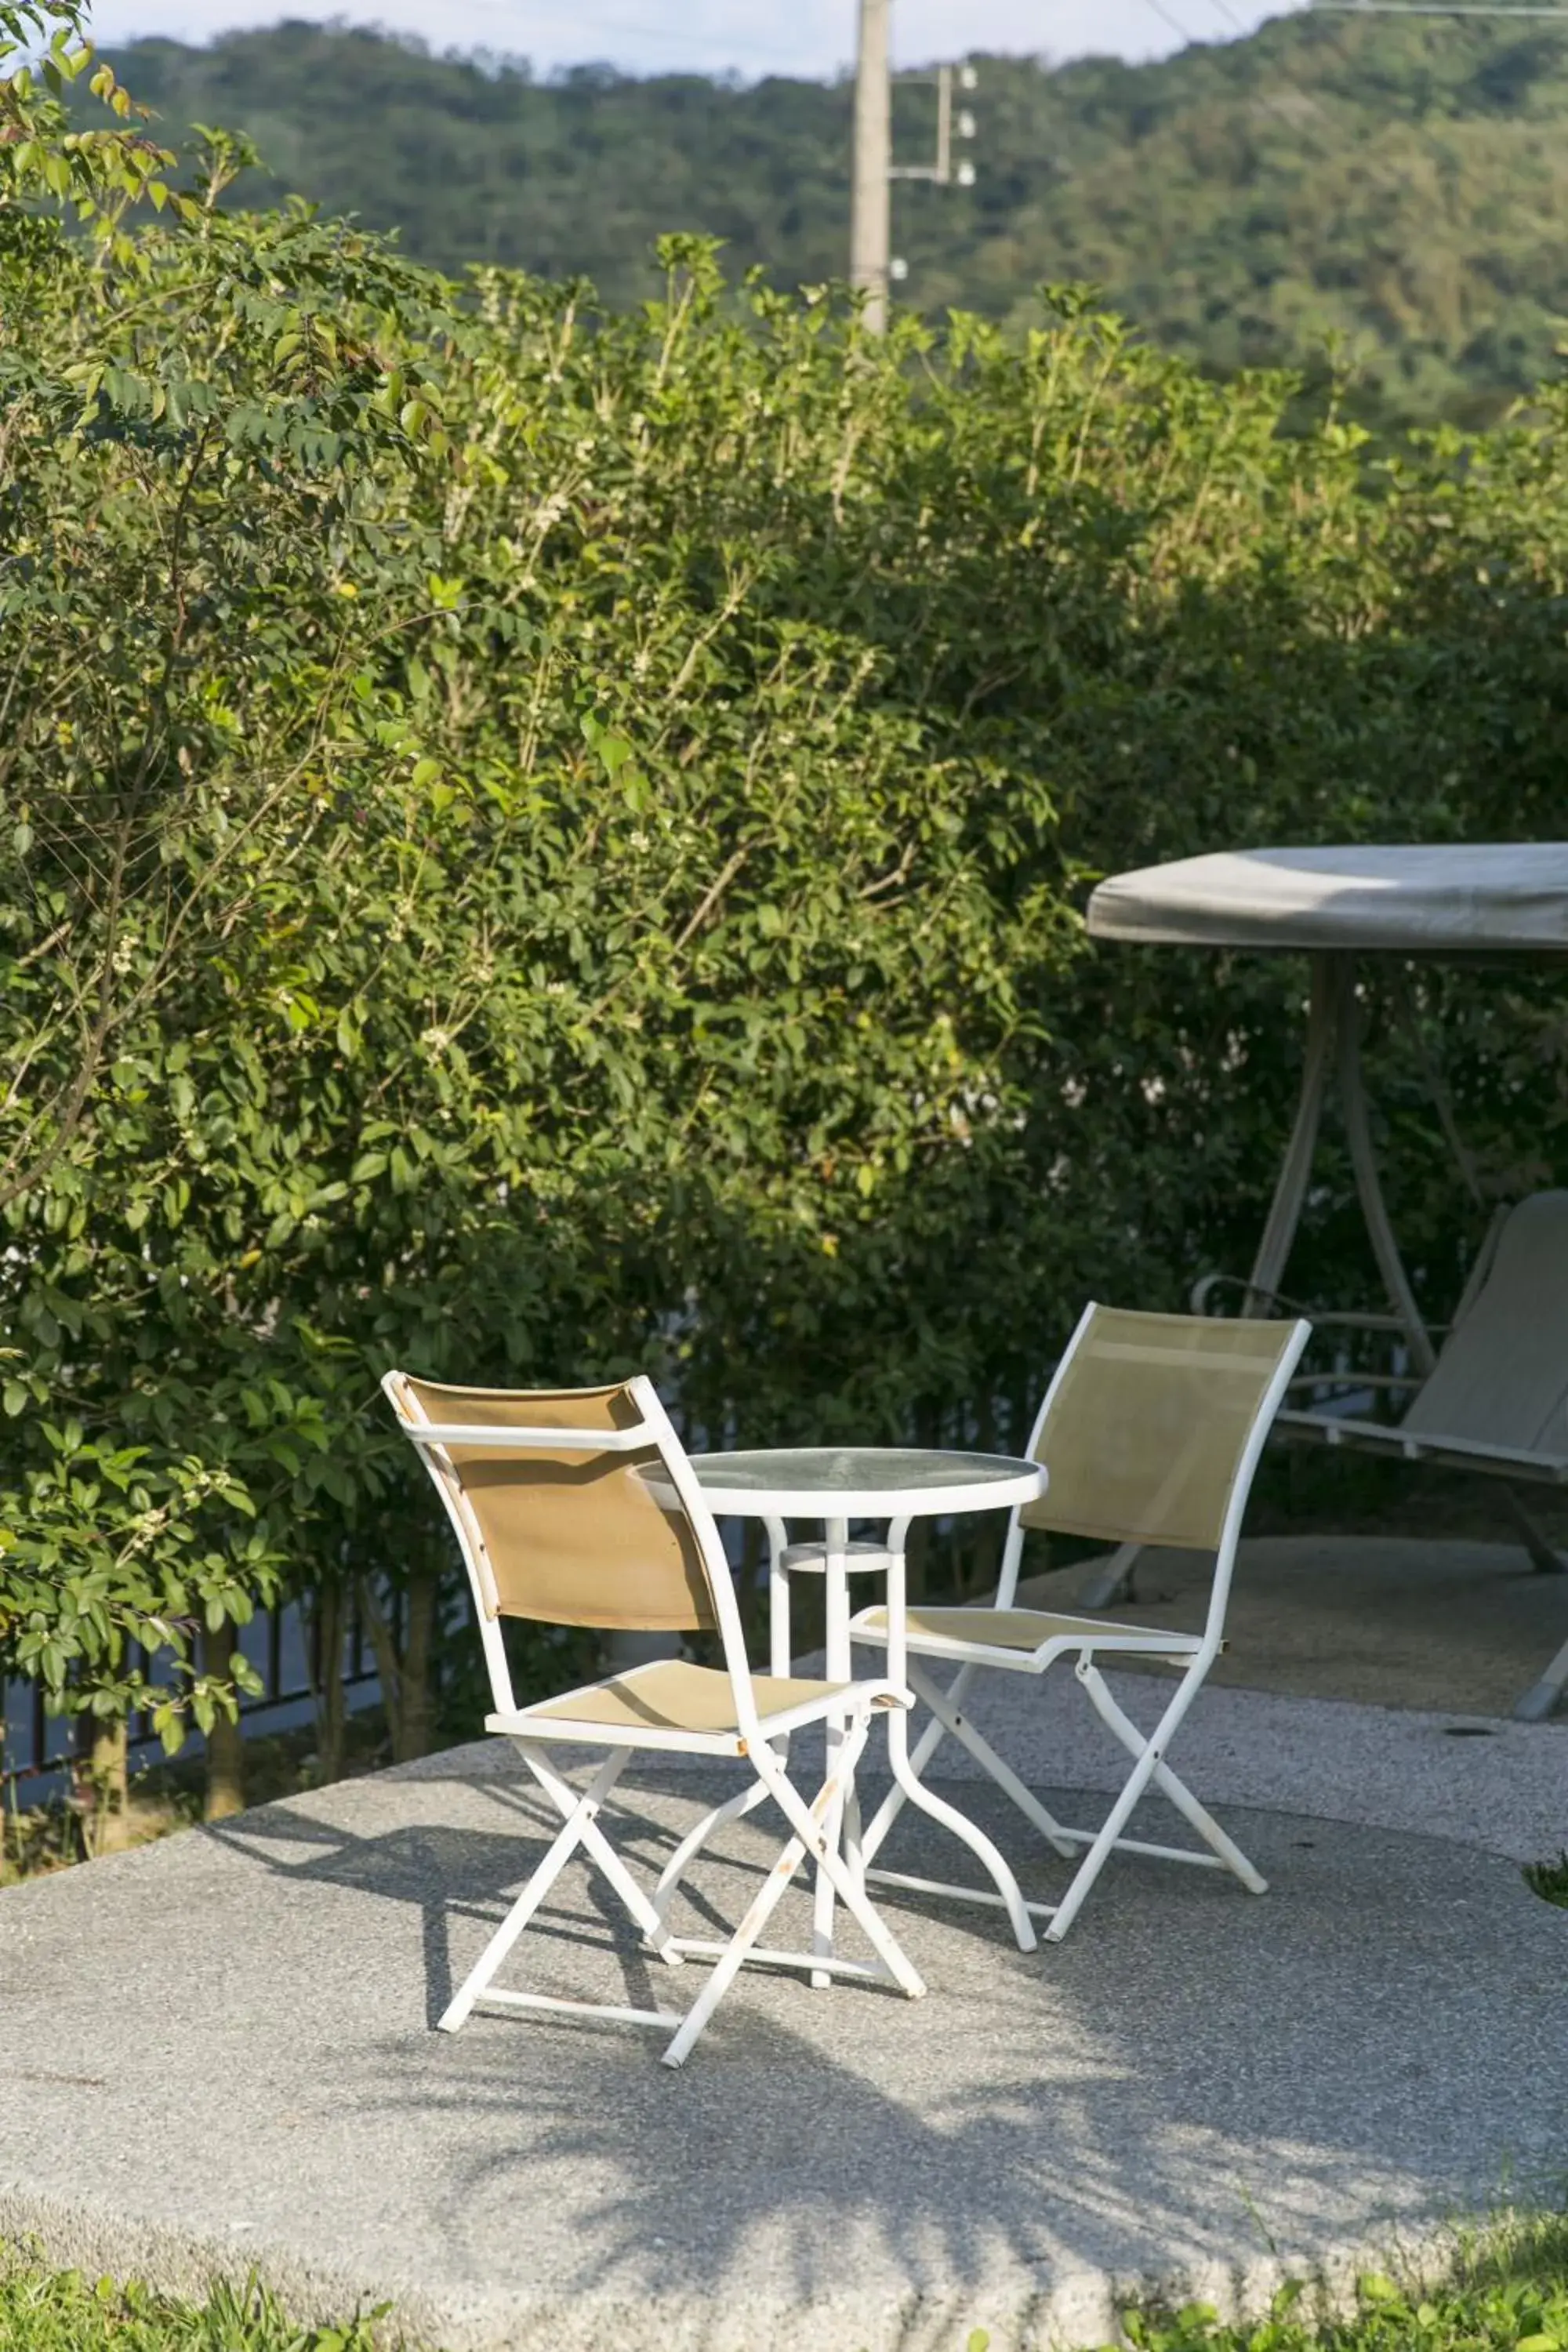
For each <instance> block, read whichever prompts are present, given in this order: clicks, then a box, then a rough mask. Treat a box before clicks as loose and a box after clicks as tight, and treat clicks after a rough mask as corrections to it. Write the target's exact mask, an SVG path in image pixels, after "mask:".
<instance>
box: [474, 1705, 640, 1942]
mask: <svg viewBox="0 0 1568 2352" xmlns="http://www.w3.org/2000/svg"><path fill="white" fill-rule="evenodd" d="M512 1744H513V1746H514V1747H515V1748H516V1749H517V1751H518V1753H519V1755H520V1756H521V1758H522V1759H523V1761H524V1762H525V1763H526V1764H527V1766H528V1769H529V1770H530V1771H531V1773H532V1774H533V1777H534V1779H535V1780H537V1781H538V1782H539V1785H540V1787H541V1788H542V1789H543V1790H545V1791H546V1793H547V1794H548V1795H549V1796H551V1797H552V1798H553V1799H554V1801H555V1802H556V1804H557V1805H558V1806H559V1807H560V1808H561V1811H562V1812H563V1814H568V1815H569V1814H570V1813H571V1812H572V1811H573V1809H574V1807H575V1806H576V1804H577V1801H578V1800H577V1791H576V1790H575V1789H574V1787H573V1786H572V1783H571V1781H570V1780H563V1778H562V1776H561V1774H560V1773H559V1772H558V1771H557V1770H556V1769H555V1767H554V1765H553V1764H552V1762H551V1761H550V1759H549V1757H548V1756H547V1755H546V1754H545V1753H544V1751H543V1749H542V1748H537V1747H535V1746H534V1744H533V1742H532V1741H531V1740H526V1739H519V1740H514V1741H513V1743H512ZM631 1752H632V1751H631V1750H630V1749H629V1748H623V1749H622V1750H620V1751H619V1761H618V1763H617V1766H616V1770H615V1771H614V1772H613V1773H612V1774H611V1775H610V1778H609V1780H607V1781H606V1782H605V1787H606V1789H612V1788H614V1786H615V1784H616V1781H617V1780H619V1779H620V1776H621V1771H622V1770H623V1769H625V1765H626V1759H627V1758H628V1757H629V1756H630V1754H631ZM610 1761H612V1762H615V1761H616V1759H615V1758H612V1759H610ZM596 1780H597V1776H596V1775H595V1781H594V1782H590V1784H589V1786H590V1788H592V1787H594V1786H595V1784H596ZM599 1802H602V1799H601V1800H599V1801H596V1802H595V1805H594V1807H593V1809H592V1811H590V1812H588V1813H587V1814H586V1815H584V1821H583V1824H582V1827H581V1829H580V1831H579V1832H578V1834H579V1835H580V1837H581V1839H582V1841H583V1843H584V1846H585V1848H586V1849H587V1851H588V1853H590V1855H591V1856H592V1857H593V1859H594V1861H595V1863H596V1864H598V1867H599V1869H600V1870H601V1871H602V1872H603V1873H604V1875H605V1877H606V1878H607V1879H608V1880H609V1882H610V1885H612V1886H613V1887H614V1888H615V1890H616V1894H617V1895H619V1896H620V1898H621V1901H622V1902H623V1903H624V1904H625V1905H626V1909H627V1910H628V1911H629V1912H630V1914H631V1916H632V1917H633V1918H634V1919H635V1920H636V1922H637V1926H638V1927H640V1928H641V1929H642V1931H643V1935H644V1937H646V1939H647V1945H648V1948H649V1949H650V1950H651V1951H654V1952H657V1953H658V1957H659V1958H660V1959H661V1960H665V1961H668V1964H669V1966H670V1967H671V1968H679V1965H680V1955H679V1952H677V1951H674V1950H673V1949H671V1948H669V1947H670V1932H669V1928H668V1924H667V1923H666V1921H665V1920H663V1919H662V1918H661V1917H660V1916H659V1915H658V1912H657V1911H656V1910H655V1909H654V1906H653V1905H652V1904H651V1903H650V1902H649V1901H648V1898H647V1895H645V1894H644V1893H643V1891H642V1888H641V1887H640V1886H639V1885H637V1880H636V1879H635V1878H634V1877H633V1876H632V1874H631V1873H630V1871H629V1870H628V1869H627V1868H626V1864H625V1863H624V1862H623V1861H622V1860H621V1857H620V1855H619V1854H618V1853H616V1849H615V1847H614V1846H613V1845H612V1844H611V1843H610V1841H609V1839H608V1838H607V1837H606V1836H605V1832H604V1831H603V1830H602V1829H601V1828H600V1827H599V1825H598V1821H597V1819H596V1816H597V1813H598V1810H599Z"/></svg>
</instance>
